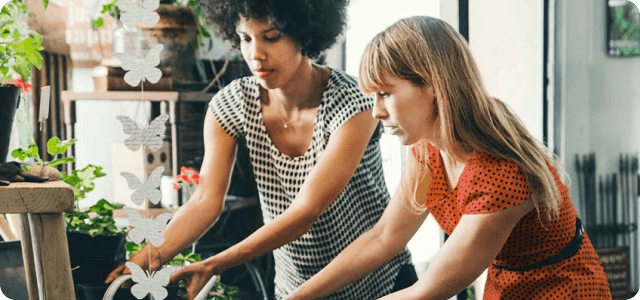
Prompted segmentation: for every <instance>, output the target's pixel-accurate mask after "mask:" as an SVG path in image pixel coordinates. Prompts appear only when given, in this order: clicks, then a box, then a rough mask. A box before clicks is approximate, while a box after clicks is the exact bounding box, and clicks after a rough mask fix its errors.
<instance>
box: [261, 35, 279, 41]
mask: <svg viewBox="0 0 640 300" xmlns="http://www.w3.org/2000/svg"><path fill="white" fill-rule="evenodd" d="M280 36H281V35H279V34H277V35H273V36H265V37H264V39H265V40H267V41H269V42H275V41H277V40H278V39H280Z"/></svg>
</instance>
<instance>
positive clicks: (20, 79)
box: [0, 0, 48, 163]
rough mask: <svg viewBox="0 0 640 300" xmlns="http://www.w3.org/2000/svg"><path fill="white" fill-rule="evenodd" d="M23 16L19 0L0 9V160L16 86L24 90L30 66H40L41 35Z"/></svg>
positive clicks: (16, 96)
mask: <svg viewBox="0 0 640 300" xmlns="http://www.w3.org/2000/svg"><path fill="white" fill-rule="evenodd" d="M47 2H48V1H45V3H44V4H45V9H46V3H47ZM25 16H29V13H27V6H26V4H24V3H23V2H22V0H13V1H9V2H8V3H7V4H5V5H4V7H2V10H0V163H3V162H5V161H6V158H7V151H8V150H9V139H10V136H11V128H12V124H13V118H14V115H15V110H16V108H17V107H18V104H19V99H20V90H21V88H22V89H23V92H28V88H29V85H27V84H25V82H28V80H29V78H31V70H32V68H33V67H34V66H35V67H36V68H38V69H40V68H41V67H42V55H41V54H40V50H42V49H44V48H43V47H42V36H41V35H39V34H38V33H36V32H34V31H32V30H29V28H28V27H27V25H26V23H25V22H23V17H25Z"/></svg>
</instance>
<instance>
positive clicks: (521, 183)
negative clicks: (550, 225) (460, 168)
mask: <svg viewBox="0 0 640 300" xmlns="http://www.w3.org/2000/svg"><path fill="white" fill-rule="evenodd" d="M458 188H459V189H458V200H459V201H462V202H463V203H464V204H465V206H466V207H467V213H473V212H489V211H498V210H501V209H504V208H508V207H512V206H515V205H517V204H520V203H522V202H524V201H526V200H527V199H529V197H531V193H530V191H529V185H528V184H527V180H526V177H525V175H524V172H523V170H522V168H521V167H520V165H519V164H518V163H516V162H514V161H512V160H509V159H506V158H501V157H494V156H491V155H489V154H488V153H485V152H476V153H474V154H473V155H472V156H471V158H470V159H469V162H468V164H467V167H466V168H465V171H464V172H463V174H462V176H461V177H460V180H459V183H458ZM470 203H476V205H473V206H474V207H475V208H471V207H470V206H469V205H468V204H470ZM479 203H481V204H482V205H481V206H482V207H478V204H479Z"/></svg>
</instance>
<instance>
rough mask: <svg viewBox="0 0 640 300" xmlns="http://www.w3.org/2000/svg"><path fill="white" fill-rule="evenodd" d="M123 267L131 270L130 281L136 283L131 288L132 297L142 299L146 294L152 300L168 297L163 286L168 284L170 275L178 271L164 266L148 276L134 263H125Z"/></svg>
mask: <svg viewBox="0 0 640 300" xmlns="http://www.w3.org/2000/svg"><path fill="white" fill-rule="evenodd" d="M125 265H126V266H127V268H129V270H131V279H132V280H133V282H135V283H136V284H134V285H133V286H132V287H131V294H133V296H135V297H136V298H138V299H142V298H144V296H146V295H147V294H151V295H152V296H153V298H154V299H156V300H162V299H164V298H166V297H167V296H168V295H169V292H167V289H166V288H165V286H167V285H168V284H169V279H170V278H171V274H173V273H174V272H175V271H176V270H178V268H177V267H174V266H166V267H164V268H162V269H160V270H158V271H156V272H155V273H152V274H149V273H148V272H147V271H146V270H142V268H140V267H139V266H138V265H137V264H136V263H133V262H127V263H125Z"/></svg>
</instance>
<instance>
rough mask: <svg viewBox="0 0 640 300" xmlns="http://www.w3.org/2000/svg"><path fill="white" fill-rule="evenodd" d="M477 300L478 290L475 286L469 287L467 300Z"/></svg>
mask: <svg viewBox="0 0 640 300" xmlns="http://www.w3.org/2000/svg"><path fill="white" fill-rule="evenodd" d="M475 299H476V290H475V289H474V288H473V286H469V287H468V288H467V300H475Z"/></svg>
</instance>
